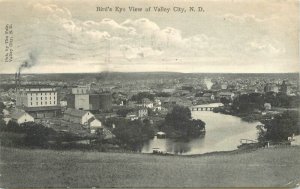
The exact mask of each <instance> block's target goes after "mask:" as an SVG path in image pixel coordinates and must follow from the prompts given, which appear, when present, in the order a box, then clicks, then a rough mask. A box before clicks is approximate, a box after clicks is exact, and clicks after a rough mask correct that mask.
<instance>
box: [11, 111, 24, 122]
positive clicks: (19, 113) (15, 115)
mask: <svg viewBox="0 0 300 189" xmlns="http://www.w3.org/2000/svg"><path fill="white" fill-rule="evenodd" d="M24 114H27V113H26V112H25V111H15V112H13V113H12V114H11V118H12V119H15V120H18V119H19V118H21V117H22V116H23V115H24Z"/></svg>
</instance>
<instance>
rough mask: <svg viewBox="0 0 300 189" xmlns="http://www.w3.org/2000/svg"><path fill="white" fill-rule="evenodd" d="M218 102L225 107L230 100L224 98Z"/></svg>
mask: <svg viewBox="0 0 300 189" xmlns="http://www.w3.org/2000/svg"><path fill="white" fill-rule="evenodd" d="M220 102H221V103H222V104H224V105H227V104H229V103H230V100H228V99H227V98H225V97H221V98H220Z"/></svg>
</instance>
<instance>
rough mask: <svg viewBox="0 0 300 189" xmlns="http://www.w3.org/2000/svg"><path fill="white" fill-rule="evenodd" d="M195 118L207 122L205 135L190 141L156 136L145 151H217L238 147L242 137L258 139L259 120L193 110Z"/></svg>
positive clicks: (174, 152)
mask: <svg viewBox="0 0 300 189" xmlns="http://www.w3.org/2000/svg"><path fill="white" fill-rule="evenodd" d="M192 117H193V119H201V120H202V121H204V122H205V123H206V126H205V128H206V134H205V136H204V137H200V138H196V139H192V140H190V141H188V142H183V141H175V140H173V139H157V138H156V137H155V138H154V139H152V140H150V141H149V142H148V143H146V144H144V146H143V148H142V152H143V153H152V149H153V148H159V149H160V150H163V151H166V152H169V153H173V154H182V155H190V154H203V153H208V152H215V151H230V150H235V149H237V146H238V145H240V139H252V140H256V139H257V129H256V126H257V125H258V124H260V123H259V122H252V123H248V122H245V121H242V120H241V118H239V117H235V116H232V115H224V114H220V113H214V112H212V111H193V112H192Z"/></svg>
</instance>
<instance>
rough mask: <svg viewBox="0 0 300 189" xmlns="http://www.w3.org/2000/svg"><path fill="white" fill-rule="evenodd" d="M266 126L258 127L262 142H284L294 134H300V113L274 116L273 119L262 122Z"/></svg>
mask: <svg viewBox="0 0 300 189" xmlns="http://www.w3.org/2000/svg"><path fill="white" fill-rule="evenodd" d="M262 122H263V124H264V126H262V127H258V129H259V138H258V140H259V141H260V142H264V141H272V142H284V141H287V140H288V137H290V136H292V135H293V134H295V135H298V134H300V123H299V113H298V112H297V111H285V112H283V113H282V114H278V115H276V116H274V118H273V119H270V120H265V121H262Z"/></svg>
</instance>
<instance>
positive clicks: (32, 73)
mask: <svg viewBox="0 0 300 189" xmlns="http://www.w3.org/2000/svg"><path fill="white" fill-rule="evenodd" d="M16 73H17V72H13V73H11V72H10V73H0V75H10V74H16ZM101 73H133V74H134V73H179V74H296V73H297V74H300V72H176V71H149V72H147V71H144V72H143V71H137V72H122V71H102V72H49V73H34V72H31V73H21V74H23V75H29V74H30V75H43V74H101Z"/></svg>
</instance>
